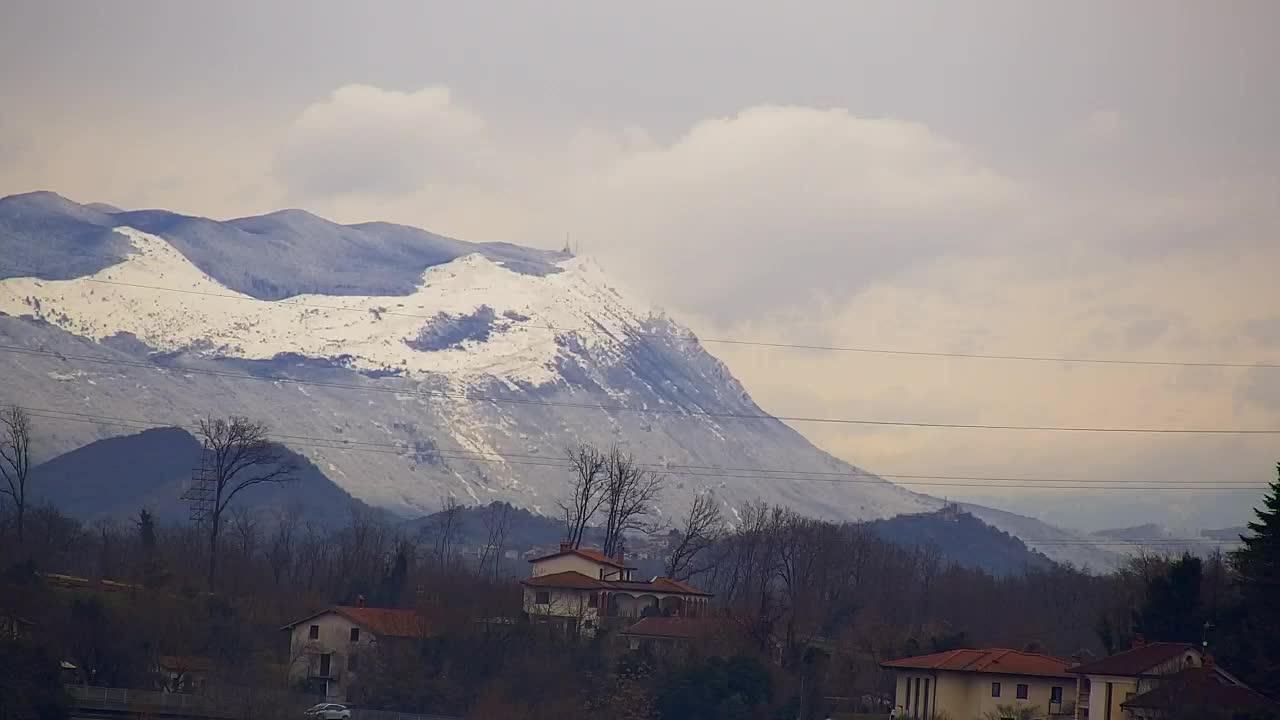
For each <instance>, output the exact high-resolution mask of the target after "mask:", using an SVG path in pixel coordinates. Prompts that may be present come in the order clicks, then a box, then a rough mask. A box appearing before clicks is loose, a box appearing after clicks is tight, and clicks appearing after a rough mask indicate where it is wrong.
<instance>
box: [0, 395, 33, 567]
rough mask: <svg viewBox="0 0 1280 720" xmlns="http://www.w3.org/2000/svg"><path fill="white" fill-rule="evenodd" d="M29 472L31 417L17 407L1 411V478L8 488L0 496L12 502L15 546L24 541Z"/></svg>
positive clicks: (0, 489) (1, 491)
mask: <svg viewBox="0 0 1280 720" xmlns="http://www.w3.org/2000/svg"><path fill="white" fill-rule="evenodd" d="M30 472H31V416H29V415H27V411H26V410H25V409H23V408H20V407H18V406H16V405H15V406H14V407H11V408H6V409H5V410H3V411H0V476H3V477H4V480H5V484H6V485H7V486H8V487H0V493H3V494H5V495H8V496H9V497H10V498H13V506H14V513H15V516H16V519H17V528H18V546H19V547H21V546H22V543H23V539H24V529H25V524H24V521H25V520H26V514H27V478H28V476H29V475H30Z"/></svg>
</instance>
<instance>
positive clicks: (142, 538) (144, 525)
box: [134, 508, 156, 553]
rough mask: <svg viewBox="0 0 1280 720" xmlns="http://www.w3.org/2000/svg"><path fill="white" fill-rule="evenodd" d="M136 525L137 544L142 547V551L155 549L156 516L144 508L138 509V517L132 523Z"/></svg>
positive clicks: (149, 551) (146, 551) (147, 551)
mask: <svg viewBox="0 0 1280 720" xmlns="http://www.w3.org/2000/svg"><path fill="white" fill-rule="evenodd" d="M134 524H135V525H137V526H138V545H139V546H141V547H142V551H143V552H144V553H151V552H154V551H155V549H156V516H155V515H154V514H152V512H151V511H150V510H148V509H146V508H142V509H141V510H139V511H138V519H137V521H136V522H135V523H134Z"/></svg>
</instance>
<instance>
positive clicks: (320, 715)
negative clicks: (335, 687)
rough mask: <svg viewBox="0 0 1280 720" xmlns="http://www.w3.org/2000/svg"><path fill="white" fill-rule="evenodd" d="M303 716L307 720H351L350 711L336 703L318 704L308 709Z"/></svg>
mask: <svg viewBox="0 0 1280 720" xmlns="http://www.w3.org/2000/svg"><path fill="white" fill-rule="evenodd" d="M303 715H304V716H305V717H306V718H307V720H351V710H349V709H348V708H347V706H346V705H338V704H337V703H320V704H319V705H315V706H312V707H311V708H308V709H307V711H306V712H304V713H303Z"/></svg>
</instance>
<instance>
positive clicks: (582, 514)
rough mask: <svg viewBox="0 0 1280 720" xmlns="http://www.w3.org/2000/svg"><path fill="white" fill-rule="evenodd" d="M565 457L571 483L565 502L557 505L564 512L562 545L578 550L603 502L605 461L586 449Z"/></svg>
mask: <svg viewBox="0 0 1280 720" xmlns="http://www.w3.org/2000/svg"><path fill="white" fill-rule="evenodd" d="M565 454H566V455H567V456H568V458H569V462H570V463H571V464H572V466H573V472H574V479H573V494H572V495H571V497H570V499H569V501H568V502H562V503H560V509H561V510H562V511H563V512H564V535H565V537H564V541H565V542H566V543H568V544H569V546H570V547H574V548H578V547H581V546H582V535H583V533H584V532H586V529H587V525H588V524H589V523H590V522H591V519H592V518H594V517H595V515H596V513H597V512H599V511H600V507H601V506H602V505H603V504H604V502H605V489H606V488H605V486H606V482H607V479H608V476H607V474H606V472H605V471H606V468H607V466H608V458H607V457H605V455H604V453H602V452H600V451H599V450H597V449H595V448H593V447H591V446H590V445H580V446H578V447H577V448H576V449H573V448H570V449H568V450H566V451H565Z"/></svg>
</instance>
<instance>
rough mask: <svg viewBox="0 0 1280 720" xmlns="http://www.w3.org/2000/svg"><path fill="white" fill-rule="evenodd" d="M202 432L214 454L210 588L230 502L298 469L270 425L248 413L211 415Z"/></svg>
mask: <svg viewBox="0 0 1280 720" xmlns="http://www.w3.org/2000/svg"><path fill="white" fill-rule="evenodd" d="M200 435H201V436H202V437H203V439H204V444H205V447H206V448H207V450H208V452H209V454H210V463H211V465H212V467H210V468H209V472H210V473H211V475H212V479H213V483H214V487H213V491H214V492H213V506H212V507H211V508H210V511H209V518H208V522H209V527H208V532H209V590H210V591H212V590H213V588H214V584H215V581H216V579H217V572H218V532H219V530H221V528H222V514H223V513H224V512H225V511H226V509H227V506H228V505H230V504H231V501H232V500H234V499H235V497H236V495H239V494H240V493H241V492H242V491H243V490H245V489H246V488H250V487H253V486H254V485H261V484H263V483H283V482H288V481H289V480H292V479H293V477H292V475H293V472H294V471H295V470H296V467H295V466H294V464H293V463H292V462H291V461H289V460H288V455H287V454H286V453H285V451H284V449H283V448H282V447H280V446H279V445H276V444H275V443H272V442H271V441H270V440H268V439H267V426H266V425H265V424H263V423H259V422H254V421H252V420H250V419H249V418H247V417H240V416H232V417H230V418H227V419H225V420H224V419H222V418H213V417H210V418H207V419H205V420H201V421H200Z"/></svg>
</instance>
